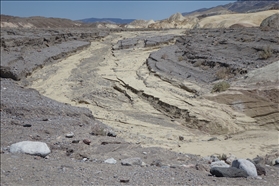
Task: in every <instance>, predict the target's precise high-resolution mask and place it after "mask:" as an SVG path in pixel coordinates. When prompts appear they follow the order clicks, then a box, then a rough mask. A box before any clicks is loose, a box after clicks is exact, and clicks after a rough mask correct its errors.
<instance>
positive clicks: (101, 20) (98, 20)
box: [78, 18, 135, 24]
mask: <svg viewBox="0 0 279 186" xmlns="http://www.w3.org/2000/svg"><path fill="white" fill-rule="evenodd" d="M78 21H80V22H83V23H112V24H129V23H131V22H133V21H135V19H119V18H87V19H81V20H78Z"/></svg>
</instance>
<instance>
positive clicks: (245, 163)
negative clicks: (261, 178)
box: [232, 159, 258, 177]
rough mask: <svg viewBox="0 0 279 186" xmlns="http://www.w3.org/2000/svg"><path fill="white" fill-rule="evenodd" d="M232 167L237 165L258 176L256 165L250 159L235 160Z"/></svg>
mask: <svg viewBox="0 0 279 186" xmlns="http://www.w3.org/2000/svg"><path fill="white" fill-rule="evenodd" d="M232 167H236V168H238V169H243V170H244V171H246V172H247V174H248V175H249V176H251V177H257V176H258V174H257V169H256V167H255V165H254V164H253V163H252V162H250V161H248V160H245V159H238V160H234V161H233V162H232Z"/></svg>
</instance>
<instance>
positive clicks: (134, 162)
mask: <svg viewBox="0 0 279 186" xmlns="http://www.w3.org/2000/svg"><path fill="white" fill-rule="evenodd" d="M141 164H142V160H141V159H140V158H127V159H124V160H122V161H121V165H124V166H132V165H141Z"/></svg>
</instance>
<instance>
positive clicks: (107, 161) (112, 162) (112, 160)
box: [105, 158, 117, 164]
mask: <svg viewBox="0 0 279 186" xmlns="http://www.w3.org/2000/svg"><path fill="white" fill-rule="evenodd" d="M116 162H117V161H116V160H115V159H114V158H110V159H107V160H105V163H109V164H116Z"/></svg>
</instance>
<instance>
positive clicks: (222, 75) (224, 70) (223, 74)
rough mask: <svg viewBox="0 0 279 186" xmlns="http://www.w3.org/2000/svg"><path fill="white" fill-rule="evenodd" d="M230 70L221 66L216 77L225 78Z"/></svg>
mask: <svg viewBox="0 0 279 186" xmlns="http://www.w3.org/2000/svg"><path fill="white" fill-rule="evenodd" d="M229 74H230V72H229V70H228V69H227V68H225V67H221V68H220V69H219V70H218V71H217V72H216V77H217V78H218V79H225V78H227V77H228V76H229Z"/></svg>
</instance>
